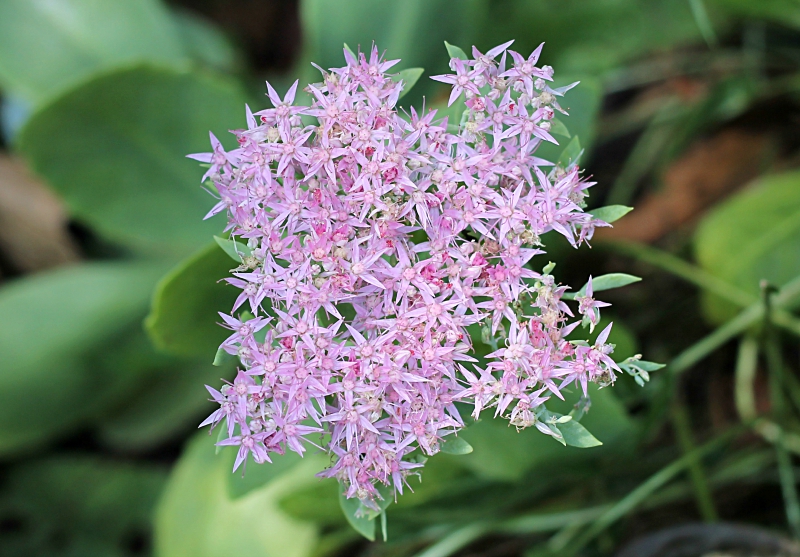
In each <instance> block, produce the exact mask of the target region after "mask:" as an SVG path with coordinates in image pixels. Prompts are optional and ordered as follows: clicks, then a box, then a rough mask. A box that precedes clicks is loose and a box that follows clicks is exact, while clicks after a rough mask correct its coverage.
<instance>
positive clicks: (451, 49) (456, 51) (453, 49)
mask: <svg viewBox="0 0 800 557" xmlns="http://www.w3.org/2000/svg"><path fill="white" fill-rule="evenodd" d="M444 46H445V48H447V54H449V55H450V58H460V59H461V60H469V56H467V53H466V52H464V51H463V50H461V49H460V48H459V47H457V46H456V45H453V44H450V43H448V42H447V41H445V42H444Z"/></svg>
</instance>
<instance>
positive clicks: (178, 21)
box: [172, 10, 244, 72]
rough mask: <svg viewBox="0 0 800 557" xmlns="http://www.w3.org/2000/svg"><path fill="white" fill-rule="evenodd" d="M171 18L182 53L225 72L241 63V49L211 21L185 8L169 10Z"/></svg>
mask: <svg viewBox="0 0 800 557" xmlns="http://www.w3.org/2000/svg"><path fill="white" fill-rule="evenodd" d="M172 18H173V21H174V23H175V27H176V29H177V32H178V36H179V38H180V40H181V43H182V44H183V47H184V49H185V50H186V53H187V54H188V55H189V56H191V57H192V58H193V59H194V60H196V61H198V62H200V63H201V64H203V65H205V66H208V67H209V68H213V69H216V70H222V71H226V72H232V71H235V70H238V69H240V68H241V67H242V66H243V65H244V64H243V60H242V54H241V52H239V50H238V49H237V48H236V47H234V46H233V44H232V43H231V41H230V39H229V38H228V37H227V36H225V34H224V33H223V32H222V31H221V30H220V29H219V28H217V26H216V25H214V24H213V23H212V22H211V21H209V20H206V19H205V18H203V17H200V16H198V15H196V14H194V13H192V12H190V11H187V10H177V11H175V12H173V14H172Z"/></svg>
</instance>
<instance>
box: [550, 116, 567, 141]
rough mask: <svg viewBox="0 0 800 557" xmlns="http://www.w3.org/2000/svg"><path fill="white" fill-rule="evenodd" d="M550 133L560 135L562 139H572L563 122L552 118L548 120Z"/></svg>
mask: <svg viewBox="0 0 800 557" xmlns="http://www.w3.org/2000/svg"><path fill="white" fill-rule="evenodd" d="M550 133H551V134H555V135H562V136H564V137H567V138H569V137H572V136H571V135H570V133H569V130H568V129H567V126H565V125H564V122H562V121H561V120H559V119H558V118H553V119H552V120H550Z"/></svg>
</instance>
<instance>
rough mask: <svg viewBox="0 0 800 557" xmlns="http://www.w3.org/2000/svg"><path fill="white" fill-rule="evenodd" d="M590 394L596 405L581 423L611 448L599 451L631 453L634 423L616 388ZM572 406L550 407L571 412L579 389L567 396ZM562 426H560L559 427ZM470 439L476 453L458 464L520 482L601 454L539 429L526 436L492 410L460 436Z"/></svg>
mask: <svg viewBox="0 0 800 557" xmlns="http://www.w3.org/2000/svg"><path fill="white" fill-rule="evenodd" d="M589 394H590V396H591V399H592V406H591V409H590V410H589V412H588V413H587V414H586V415H585V416H584V417H583V418H581V423H583V424H584V426H585V427H587V428H589V429H591V430H592V431H594V432H595V434H597V436H598V438H599V439H600V440H601V441H602V442H603V443H604V444H605V446H604V447H603V448H602V449H598V451H600V450H603V451H608V450H614V451H617V452H619V451H621V450H627V448H626V444H629V443H630V440H631V436H632V435H631V434H632V433H633V430H634V425H633V422H632V421H631V419H630V418H629V417H628V415H627V413H626V411H625V409H624V407H623V406H622V405H621V404H620V403H619V401H618V400H617V399H616V398H615V395H614V393H613V392H612V391H611V390H610V389H597V388H596V387H595V386H594V385H590V388H589ZM565 398H566V402H562V401H559V400H556V399H555V398H551V399H550V401H549V402H548V403H547V406H548V408H550V409H551V410H553V411H558V412H560V413H563V414H568V413H569V411H570V409H571V408H572V405H573V404H574V403H575V402H577V400H578V398H579V397H578V391H577V390H574V391H573V392H571V393H570V392H565ZM559 427H560V426H559ZM459 437H464V438H465V439H466V440H467V441H468V442H469V444H470V445H472V446H473V447H474V449H475V450H474V451H473V452H472V453H470V454H468V455H464V456H459V457H458V462H459V464H461V465H462V466H464V467H465V468H467V469H469V470H471V471H472V472H474V473H475V474H477V475H479V476H480V477H483V478H487V479H492V480H500V481H514V480H518V479H520V478H521V477H522V476H523V475H524V474H525V472H526V471H527V470H529V469H530V468H532V467H533V466H536V465H548V464H556V463H558V465H560V466H564V465H568V464H569V463H575V462H580V461H581V459H586V458H596V455H597V453H596V452H595V451H582V450H578V449H576V448H571V447H564V446H562V445H561V444H560V443H559V442H558V441H556V440H554V439H552V438H549V436H546V435H544V434H543V433H540V432H539V431H537V430H536V428H534V427H530V428H527V429H525V430H522V431H520V432H517V430H516V429H515V428H514V427H513V426H510V425H509V424H508V420H505V419H502V418H496V419H492V417H491V412H490V411H489V412H485V413H484V417H482V418H481V420H480V421H479V422H477V423H475V424H473V425H471V426H470V427H469V428H467V429H465V430H464V431H463V432H461V433H460V434H459Z"/></svg>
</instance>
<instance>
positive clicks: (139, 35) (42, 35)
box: [0, 0, 188, 159]
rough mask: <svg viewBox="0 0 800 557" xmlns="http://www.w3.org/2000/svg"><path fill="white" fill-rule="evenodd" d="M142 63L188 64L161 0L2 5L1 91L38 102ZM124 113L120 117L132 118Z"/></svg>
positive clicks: (21, 0) (8, 1)
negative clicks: (93, 77) (98, 75)
mask: <svg viewBox="0 0 800 557" xmlns="http://www.w3.org/2000/svg"><path fill="white" fill-rule="evenodd" d="M142 61H150V62H156V63H160V64H171V65H173V66H175V65H180V66H182V65H185V64H186V63H188V58H187V57H186V55H185V53H184V50H183V47H182V45H181V41H180V38H179V36H178V33H177V29H176V27H175V25H174V23H173V20H172V18H171V17H170V14H169V12H167V10H166V9H165V8H164V6H163V4H162V3H161V2H158V1H157V0H137V1H135V2H107V1H105V0H59V1H57V2H51V1H48V0H5V1H4V2H0V85H2V86H3V88H5V89H8V91H10V92H12V93H13V94H14V95H16V96H19V97H21V98H23V99H25V100H27V101H29V102H31V103H33V104H37V105H41V104H42V103H43V102H44V101H45V100H48V99H52V98H55V97H56V96H57V95H58V94H60V93H62V92H63V91H65V90H67V89H69V88H70V87H73V86H75V85H76V84H77V83H79V82H81V81H83V80H85V79H87V78H88V77H90V76H91V75H93V74H95V73H97V72H100V71H108V70H109V69H112V68H114V67H119V66H122V65H130V64H131V63H135V62H142ZM135 93H136V92H134V91H132V92H131V94H135ZM161 100H162V101H166V100H167V99H161ZM118 109H121V110H120V112H121V114H120V118H124V117H125V116H126V115H127V116H130V112H129V110H128V109H127V108H123V107H118ZM56 130H57V128H51V129H50V131H51V132H53V131H56ZM65 131H66V130H65ZM70 131H71V132H74V131H75V129H70ZM89 152H91V151H89ZM92 159H93V158H92Z"/></svg>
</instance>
